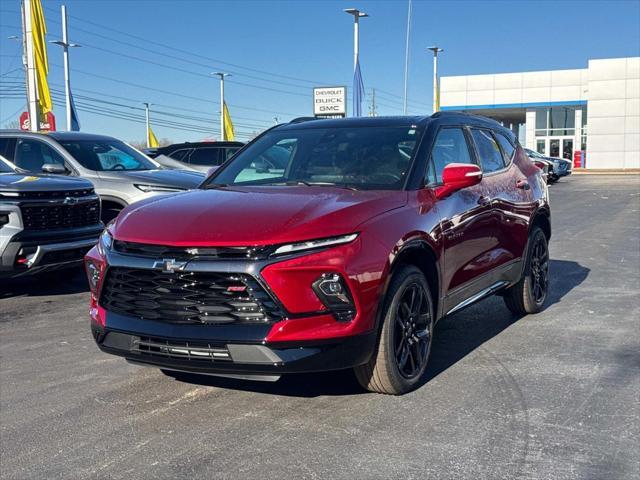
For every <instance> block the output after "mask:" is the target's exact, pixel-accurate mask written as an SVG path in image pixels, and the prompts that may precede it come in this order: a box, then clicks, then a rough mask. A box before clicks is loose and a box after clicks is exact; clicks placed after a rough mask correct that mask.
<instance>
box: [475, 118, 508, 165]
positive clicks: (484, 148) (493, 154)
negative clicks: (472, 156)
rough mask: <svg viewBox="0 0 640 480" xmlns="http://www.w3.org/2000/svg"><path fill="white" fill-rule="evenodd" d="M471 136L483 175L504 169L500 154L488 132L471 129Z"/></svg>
mask: <svg viewBox="0 0 640 480" xmlns="http://www.w3.org/2000/svg"><path fill="white" fill-rule="evenodd" d="M471 134H472V135H473V140H474V142H475V143H476V148H477V149H478V155H479V156H480V164H481V165H482V171H483V172H484V173H491V172H495V171H496V170H500V169H502V168H504V159H503V158H502V153H501V152H500V148H499V147H498V144H497V143H496V141H495V140H494V138H493V135H491V132H490V131H489V130H479V129H477V128H472V129H471Z"/></svg>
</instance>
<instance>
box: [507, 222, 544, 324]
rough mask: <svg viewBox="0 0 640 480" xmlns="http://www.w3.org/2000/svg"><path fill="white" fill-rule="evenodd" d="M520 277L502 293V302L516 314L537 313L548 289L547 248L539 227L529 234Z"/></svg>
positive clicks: (542, 304)
mask: <svg viewBox="0 0 640 480" xmlns="http://www.w3.org/2000/svg"><path fill="white" fill-rule="evenodd" d="M525 261H526V263H525V266H524V272H523V274H522V278H521V279H520V281H519V282H518V283H516V284H515V285H514V286H513V287H511V288H509V289H508V290H507V291H506V292H505V293H504V296H503V298H504V303H505V304H506V305H507V308H508V309H509V310H511V311H512V312H513V313H515V314H516V315H527V314H530V313H538V312H539V311H541V310H542V307H543V306H544V301H545V300H546V298H547V293H548V291H549V248H548V244H547V237H546V236H545V234H544V232H543V231H542V229H541V228H540V227H534V228H533V230H532V231H531V234H530V235H529V246H528V248H527V255H526V259H525Z"/></svg>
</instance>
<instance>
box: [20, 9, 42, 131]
mask: <svg viewBox="0 0 640 480" xmlns="http://www.w3.org/2000/svg"><path fill="white" fill-rule="evenodd" d="M31 9H32V5H31V0H22V25H23V29H22V31H23V35H24V37H23V38H24V44H25V51H26V57H27V72H26V73H27V105H28V110H27V111H28V112H29V130H30V131H32V132H37V131H38V127H39V126H40V118H39V115H38V110H39V108H38V87H37V83H36V65H35V58H34V55H33V28H32V25H31Z"/></svg>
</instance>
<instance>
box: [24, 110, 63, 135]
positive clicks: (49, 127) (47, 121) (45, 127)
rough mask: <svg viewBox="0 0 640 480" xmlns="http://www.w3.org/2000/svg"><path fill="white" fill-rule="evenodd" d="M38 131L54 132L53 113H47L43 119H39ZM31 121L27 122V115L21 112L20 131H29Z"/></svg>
mask: <svg viewBox="0 0 640 480" xmlns="http://www.w3.org/2000/svg"><path fill="white" fill-rule="evenodd" d="M39 127H40V128H38V130H39V131H44V132H55V131H56V117H55V116H54V115H53V112H47V113H46V114H45V116H44V118H43V119H40V125H39ZM30 128H31V121H30V120H29V113H28V112H22V115H20V130H27V131H28V130H30Z"/></svg>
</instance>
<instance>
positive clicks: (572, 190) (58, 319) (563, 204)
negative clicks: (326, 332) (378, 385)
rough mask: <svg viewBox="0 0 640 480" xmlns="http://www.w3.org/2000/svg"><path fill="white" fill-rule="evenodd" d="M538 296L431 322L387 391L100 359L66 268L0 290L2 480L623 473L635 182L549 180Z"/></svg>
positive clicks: (639, 285) (633, 339)
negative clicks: (544, 300) (517, 308)
mask: <svg viewBox="0 0 640 480" xmlns="http://www.w3.org/2000/svg"><path fill="white" fill-rule="evenodd" d="M550 190H551V201H552V208H553V238H552V241H551V258H552V263H551V272H552V275H553V280H552V288H551V293H550V299H549V301H548V304H547V308H546V310H544V311H543V312H542V313H540V314H538V315H535V316H530V317H526V318H521V319H518V318H514V317H513V316H512V315H511V314H510V313H509V311H508V310H507V309H506V307H505V306H504V305H503V303H502V300H501V299H499V298H490V299H487V300H485V301H483V302H481V303H479V304H476V305H474V306H472V307H470V308H468V309H467V310H464V311H462V312H459V313H457V314H455V315H454V316H452V317H450V318H448V319H446V320H444V321H442V322H441V323H440V324H439V325H438V328H437V330H436V338H435V343H434V350H433V354H432V358H431V364H430V380H429V382H428V383H427V384H426V385H425V386H424V387H422V388H421V389H419V390H417V391H415V392H412V393H410V394H408V395H405V396H403V397H389V396H382V395H376V394H370V393H365V392H363V391H362V390H361V389H360V388H359V387H357V385H356V382H355V380H354V379H353V378H352V376H351V374H350V373H348V372H339V373H333V374H318V375H304V376H298V377H288V378H284V379H282V380H281V381H280V382H278V383H275V384H264V383H252V382H240V381H231V380H224V379H216V378H214V377H211V378H209V379H207V380H206V383H202V382H198V381H196V380H195V379H194V382H193V383H181V382H178V381H175V380H172V379H170V378H168V377H165V376H164V375H162V374H161V373H160V372H159V371H157V370H154V369H149V368H142V367H134V366H130V365H128V364H127V363H126V362H125V361H124V360H121V359H119V358H115V357H111V356H108V355H105V354H102V353H100V352H99V351H98V349H97V348H96V347H95V345H94V343H93V340H92V338H91V335H90V332H89V326H88V315H87V303H88V300H87V298H88V293H87V286H86V284H85V279H84V277H83V275H82V273H81V272H78V273H77V274H76V275H75V276H74V277H73V278H65V277H63V276H58V277H57V278H55V279H51V278H49V279H47V280H41V281H35V280H25V281H19V282H16V281H12V282H10V283H7V282H5V283H4V284H3V285H2V286H1V287H0V355H1V359H0V426H1V449H0V455H1V457H0V475H1V476H2V478H17V479H23V478H50V479H51V478H78V479H80V478H114V479H116V478H126V479H128V478H154V479H159V478H289V477H293V478H357V479H360V478H381V479H390V478H421V479H422V478H438V479H445V478H532V479H554V480H555V479H573V478H580V479H586V478H588V479H597V478H616V479H620V478H638V477H639V476H640V393H639V392H640V176H637V175H635V176H634V175H626V176H601V175H583V176H573V177H570V178H568V179H563V180H561V181H560V182H559V183H558V184H557V185H554V186H552V187H551V188H550Z"/></svg>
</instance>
